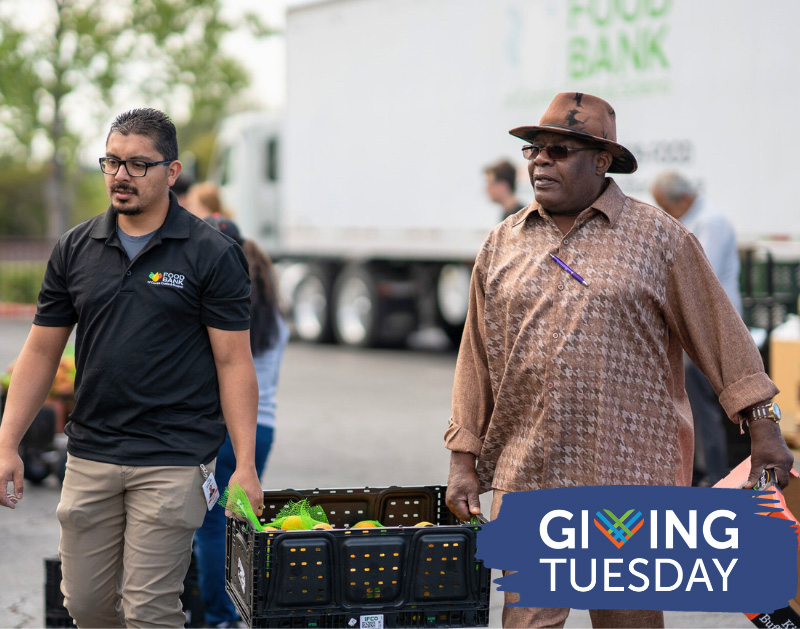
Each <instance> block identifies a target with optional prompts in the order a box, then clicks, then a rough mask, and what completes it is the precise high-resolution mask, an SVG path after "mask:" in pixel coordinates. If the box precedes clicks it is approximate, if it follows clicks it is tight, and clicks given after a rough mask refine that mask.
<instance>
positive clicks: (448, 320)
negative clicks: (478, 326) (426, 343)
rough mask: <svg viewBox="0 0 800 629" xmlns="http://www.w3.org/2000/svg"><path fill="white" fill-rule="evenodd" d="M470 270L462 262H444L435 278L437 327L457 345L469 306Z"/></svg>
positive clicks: (459, 341) (462, 331)
mask: <svg viewBox="0 0 800 629" xmlns="http://www.w3.org/2000/svg"><path fill="white" fill-rule="evenodd" d="M470 275H471V271H470V269H469V267H468V266H466V265H463V264H445V265H444V266H443V267H442V268H441V270H440V271H439V277H438V278H437V280H436V311H437V315H438V316H437V319H438V323H439V327H440V328H441V329H442V330H443V331H444V333H445V334H446V335H447V337H448V338H449V339H450V341H452V342H453V344H454V345H456V346H458V345H459V344H460V343H461V335H462V334H463V333H464V324H465V323H466V321H467V309H468V306H469V281H470Z"/></svg>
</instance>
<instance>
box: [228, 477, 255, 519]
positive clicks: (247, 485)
mask: <svg viewBox="0 0 800 629" xmlns="http://www.w3.org/2000/svg"><path fill="white" fill-rule="evenodd" d="M235 484H238V485H239V486H240V487H241V488H242V489H244V492H245V493H246V494H247V498H248V499H249V500H250V506H251V507H253V512H254V513H255V514H256V515H257V516H260V515H261V512H262V511H263V508H262V505H263V504H264V490H263V489H262V488H261V481H260V480H259V478H258V474H257V473H256V468H255V466H249V467H247V468H244V469H243V468H240V467H239V466H238V465H237V466H236V470H234V472H233V474H231V479H230V481H229V482H228V486H229V487H233V485H235ZM232 515H234V514H233V512H231V511H230V510H229V509H225V516H226V517H231V516H232Z"/></svg>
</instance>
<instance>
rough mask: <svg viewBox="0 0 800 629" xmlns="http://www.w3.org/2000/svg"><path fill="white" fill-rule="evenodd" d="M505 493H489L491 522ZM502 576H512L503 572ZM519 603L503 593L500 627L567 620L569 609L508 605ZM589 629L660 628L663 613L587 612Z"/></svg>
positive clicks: (512, 594)
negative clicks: (501, 622) (603, 628)
mask: <svg viewBox="0 0 800 629" xmlns="http://www.w3.org/2000/svg"><path fill="white" fill-rule="evenodd" d="M506 493H507V492H505V491H501V490H499V489H495V490H493V493H492V511H491V515H490V519H492V520H494V519H495V518H496V517H497V515H498V514H499V513H500V505H501V504H503V496H504V495H505V494H506ZM503 574H504V575H507V574H513V573H512V572H509V571H506V570H504V571H503ZM517 601H519V594H517V593H516V592H505V606H504V607H503V627H563V626H564V623H565V622H566V621H567V616H569V608H557V607H509V604H510V603H516V602H517ZM589 616H590V618H591V619H592V627H595V629H599V628H600V627H613V628H617V627H642V628H644V627H653V628H658V627H663V626H664V612H660V611H647V610H640V609H590V610H589Z"/></svg>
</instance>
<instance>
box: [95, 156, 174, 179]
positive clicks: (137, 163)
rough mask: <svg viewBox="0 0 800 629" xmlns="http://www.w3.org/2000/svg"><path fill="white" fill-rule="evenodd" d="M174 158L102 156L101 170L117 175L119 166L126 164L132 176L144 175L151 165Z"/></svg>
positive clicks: (165, 162)
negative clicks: (143, 158)
mask: <svg viewBox="0 0 800 629" xmlns="http://www.w3.org/2000/svg"><path fill="white" fill-rule="evenodd" d="M172 162H173V160H171V159H165V160H164V161H161V162H144V161H142V160H140V159H117V158H116V157H101V158H100V170H102V171H103V173H105V174H106V175H116V174H117V173H118V172H119V167H120V166H122V165H123V164H124V165H125V170H126V171H127V172H128V174H129V175H130V176H131V177H144V176H145V175H146V174H147V169H148V168H150V166H161V165H162V164H171V163H172Z"/></svg>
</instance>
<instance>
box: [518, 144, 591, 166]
mask: <svg viewBox="0 0 800 629" xmlns="http://www.w3.org/2000/svg"><path fill="white" fill-rule="evenodd" d="M599 150H600V149H599V148H596V147H594V146H582V147H579V148H573V147H571V146H564V145H563V144H548V145H547V146H543V145H541V144H529V145H527V146H523V147H522V157H524V158H525V159H527V160H531V159H536V158H537V157H539V153H541V152H542V151H544V152H546V153H547V154H548V155H549V156H550V159H552V160H554V161H557V162H558V161H561V160H562V159H567V158H568V157H569V154H570V153H571V152H572V151H599Z"/></svg>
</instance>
